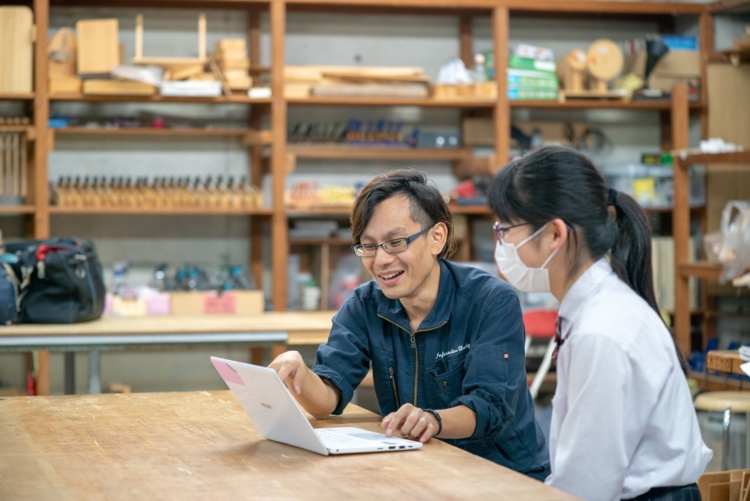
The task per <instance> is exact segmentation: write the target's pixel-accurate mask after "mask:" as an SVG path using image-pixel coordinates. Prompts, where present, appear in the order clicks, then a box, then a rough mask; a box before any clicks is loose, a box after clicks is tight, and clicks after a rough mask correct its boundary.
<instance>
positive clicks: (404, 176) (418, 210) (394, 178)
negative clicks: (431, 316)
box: [351, 169, 456, 259]
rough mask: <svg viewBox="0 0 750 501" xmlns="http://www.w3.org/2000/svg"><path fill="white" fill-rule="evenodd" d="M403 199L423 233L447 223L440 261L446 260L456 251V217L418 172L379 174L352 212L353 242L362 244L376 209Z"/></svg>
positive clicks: (397, 170) (425, 178)
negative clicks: (387, 202)
mask: <svg viewBox="0 0 750 501" xmlns="http://www.w3.org/2000/svg"><path fill="white" fill-rule="evenodd" d="M396 195H403V196H405V197H406V198H407V199H408V200H409V204H410V206H411V218H412V219H413V220H414V221H416V222H417V223H419V225H420V226H421V227H422V228H423V229H424V228H427V227H430V226H433V225H434V224H436V223H445V226H446V227H447V228H448V238H447V239H446V243H445V247H443V250H442V251H441V252H440V255H439V256H438V258H440V259H447V258H448V257H450V255H451V254H453V252H454V251H455V250H456V241H455V237H454V235H453V214H452V213H451V211H450V209H449V208H448V204H446V203H445V200H444V199H443V196H442V195H441V194H440V191H439V190H438V189H437V188H436V187H435V186H434V185H431V184H428V183H427V176H426V175H425V173H424V172H421V171H418V170H416V169H396V170H391V171H388V172H385V173H383V174H380V175H379V176H377V177H375V178H374V179H373V180H372V181H370V182H369V183H367V185H366V186H365V187H364V188H362V191H361V192H360V193H359V195H358V196H357V200H356V201H355V202H354V209H353V210H352V216H351V225H352V239H353V241H354V243H355V244H358V243H360V238H362V233H364V231H365V228H366V227H367V225H368V224H369V223H370V220H371V219H372V214H373V213H374V212H375V207H377V206H378V204H380V203H381V202H383V201H384V200H387V199H389V198H391V197H393V196H396Z"/></svg>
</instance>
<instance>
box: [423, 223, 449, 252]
mask: <svg viewBox="0 0 750 501" xmlns="http://www.w3.org/2000/svg"><path fill="white" fill-rule="evenodd" d="M427 238H429V239H430V251H431V252H432V255H433V256H439V255H440V253H441V252H443V248H444V247H445V244H446V242H447V241H448V227H447V226H446V225H445V223H436V224H435V226H433V227H432V229H431V230H430V231H428V232H427Z"/></svg>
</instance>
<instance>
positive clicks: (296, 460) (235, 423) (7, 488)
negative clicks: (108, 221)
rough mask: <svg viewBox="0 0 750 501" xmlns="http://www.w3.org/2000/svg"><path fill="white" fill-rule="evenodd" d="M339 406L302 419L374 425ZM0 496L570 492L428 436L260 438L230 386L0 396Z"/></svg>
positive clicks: (526, 496) (363, 414)
mask: <svg viewBox="0 0 750 501" xmlns="http://www.w3.org/2000/svg"><path fill="white" fill-rule="evenodd" d="M378 422H379V417H378V416H376V415H375V414H372V413H371V412H369V411H366V410H364V409H361V408H359V407H356V406H349V407H348V408H347V412H346V413H345V415H344V416H342V417H337V418H331V419H328V420H324V421H315V420H314V421H313V426H315V427H322V426H341V425H354V426H360V427H362V428H367V429H371V430H377V431H379V430H380V427H379V424H378ZM0 437H2V442H1V445H0V499H19V498H23V499H55V500H66V499H71V500H73V499H75V500H78V499H86V500H96V499H106V500H118V499H127V500H132V499H251V498H261V499H277V500H286V499H326V500H331V499H346V500H349V499H374V498H376V497H377V498H380V499H466V498H469V497H470V498H472V499H498V498H505V499H514V500H521V501H523V500H539V499H544V500H553V499H560V500H563V499H575V498H574V497H572V496H570V495H567V494H565V493H563V492H560V491H557V490H555V489H552V488H551V487H548V486H545V485H544V484H542V483H540V482H537V481H535V480H532V479H530V478H528V477H526V476H524V475H521V474H519V473H516V472H514V471H511V470H508V469H506V468H503V467H501V466H498V465H496V464H495V463H492V462H490V461H487V460H485V459H482V458H480V457H478V456H474V455H472V454H469V453H467V452H465V451H462V450H460V449H457V448H455V447H452V446H450V445H447V444H445V443H443V442H440V441H439V440H432V441H430V442H428V443H427V444H425V447H423V448H422V449H419V450H415V451H405V452H394V453H375V454H354V455H344V456H319V455H317V454H314V453H312V452H308V451H306V450H303V449H298V448H296V447H292V446H288V445H284V444H280V443H276V442H271V441H268V440H265V439H263V438H262V437H261V436H260V435H259V434H258V433H257V431H256V430H255V429H254V427H253V425H252V423H251V422H250V420H249V418H248V417H247V415H246V414H245V413H244V411H243V410H242V409H241V407H240V406H239V404H238V403H237V401H236V400H235V398H234V396H233V395H232V394H231V393H230V392H229V391H219V392H184V393H131V394H110V395H75V396H58V397H8V398H0Z"/></svg>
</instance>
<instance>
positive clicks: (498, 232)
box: [492, 221, 531, 243]
mask: <svg viewBox="0 0 750 501" xmlns="http://www.w3.org/2000/svg"><path fill="white" fill-rule="evenodd" d="M527 224H531V223H517V224H509V225H508V226H501V225H500V222H499V221H495V224H493V225H492V229H493V230H495V236H496V237H497V241H498V242H500V243H503V237H504V236H505V232H506V231H508V230H510V229H513V228H518V227H519V226H526V225H527Z"/></svg>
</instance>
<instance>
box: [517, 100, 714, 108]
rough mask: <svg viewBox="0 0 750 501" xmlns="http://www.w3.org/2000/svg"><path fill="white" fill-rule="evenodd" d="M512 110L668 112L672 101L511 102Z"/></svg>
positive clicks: (695, 103)
mask: <svg viewBox="0 0 750 501" xmlns="http://www.w3.org/2000/svg"><path fill="white" fill-rule="evenodd" d="M509 103H510V107H511V108H543V109H550V110H553V109H612V110H655V111H658V110H661V111H666V110H669V109H670V107H671V103H670V101H669V100H668V99H667V100H666V101H656V100H654V101H622V100H595V99H568V100H566V101H565V102H562V103H561V102H559V101H554V100H532V101H527V100H510V101H509ZM689 106H690V108H691V109H700V108H702V107H703V105H702V104H701V103H699V102H691V103H690V104H689Z"/></svg>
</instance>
